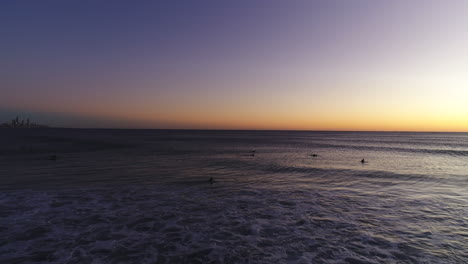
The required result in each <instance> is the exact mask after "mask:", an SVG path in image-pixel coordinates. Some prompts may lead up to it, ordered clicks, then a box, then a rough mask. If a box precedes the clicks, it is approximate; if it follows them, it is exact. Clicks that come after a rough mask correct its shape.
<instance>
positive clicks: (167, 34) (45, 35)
mask: <svg viewBox="0 0 468 264" xmlns="http://www.w3.org/2000/svg"><path fill="white" fill-rule="evenodd" d="M466 14H468V2H467V1H464V0H451V1H423V0H419V1H411V0H406V1H378V0H377V1H371V0H368V1H353V0H349V1H348V0H342V1H330V0H327V1H325V0H324V1H266V0H264V1H252V0H249V1H247V0H246V1H215V0H213V1H32V0H31V1H2V2H1V3H0V34H1V36H2V41H1V42H0V57H1V58H2V59H1V60H0V87H1V96H0V117H1V118H6V119H10V117H9V116H7V115H10V114H12V113H15V112H17V113H20V114H23V115H29V116H31V117H32V118H34V117H37V118H39V119H43V120H44V122H48V123H49V124H51V125H57V126H72V127H96V126H97V127H100V126H101V127H142V128H143V127H147V128H239V129H330V130H341V129H344V130H431V131H433V130H443V131H468V119H467V118H468V104H467V103H466V101H467V99H468V79H467V77H466V75H467V74H466V72H468V71H467V70H468V48H467V47H468V30H467V29H468V16H467V15H466ZM0 121H2V120H0ZM5 121H6V120H5Z"/></svg>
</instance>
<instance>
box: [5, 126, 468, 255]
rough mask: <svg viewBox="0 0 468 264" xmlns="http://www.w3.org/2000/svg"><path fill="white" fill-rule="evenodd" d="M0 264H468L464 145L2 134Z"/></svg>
mask: <svg viewBox="0 0 468 264" xmlns="http://www.w3.org/2000/svg"><path fill="white" fill-rule="evenodd" d="M252 154H253V155H252ZM312 154H316V155H317V156H316V157H314V156H312ZM51 155H56V156H57V159H56V160H50V159H49V158H50V156H51ZM363 158H364V159H365V160H366V161H367V162H366V163H364V164H362V163H361V162H360V161H361V159H363ZM210 177H213V179H214V182H213V183H212V184H211V183H210V182H209V181H208V179H209V178H210ZM0 263H468V134H466V133H465V134H464V133H384V132H286V131H188V130H187V131H182V130H179V131H174V130H92V129H90V130H80V129H24V130H21V129H15V130H13V129H2V130H0Z"/></svg>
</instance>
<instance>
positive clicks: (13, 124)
mask: <svg viewBox="0 0 468 264" xmlns="http://www.w3.org/2000/svg"><path fill="white" fill-rule="evenodd" d="M47 127H48V126H46V125H41V124H37V123H33V122H31V121H30V120H29V118H28V119H26V121H25V120H24V119H22V120H20V119H19V117H18V116H17V117H16V118H15V119H12V120H11V121H10V122H6V123H3V124H0V128H47Z"/></svg>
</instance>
